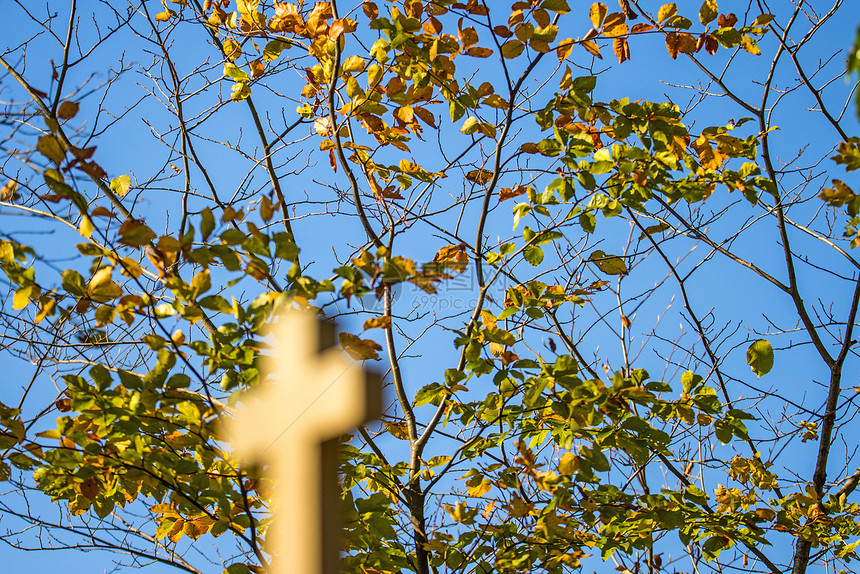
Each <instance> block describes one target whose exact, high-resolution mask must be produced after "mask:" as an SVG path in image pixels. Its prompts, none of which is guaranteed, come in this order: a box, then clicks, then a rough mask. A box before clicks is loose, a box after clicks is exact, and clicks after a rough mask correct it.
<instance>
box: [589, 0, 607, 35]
mask: <svg viewBox="0 0 860 574" xmlns="http://www.w3.org/2000/svg"><path fill="white" fill-rule="evenodd" d="M608 12H609V8H607V7H606V4H601V3H600V2H595V3H594V4H592V5H591V8H590V9H589V10H588V16H589V18H591V25H592V26H594V27H595V28H597V29H598V30H600V25H601V24H603V19H604V18H606V14H607V13H608Z"/></svg>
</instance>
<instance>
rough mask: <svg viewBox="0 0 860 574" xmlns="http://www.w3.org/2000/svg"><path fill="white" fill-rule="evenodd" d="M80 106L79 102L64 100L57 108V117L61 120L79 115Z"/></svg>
mask: <svg viewBox="0 0 860 574" xmlns="http://www.w3.org/2000/svg"><path fill="white" fill-rule="evenodd" d="M79 107H80V106H79V105H78V104H77V102H63V103H62V104H60V107H59V108H57V117H58V118H60V119H61V120H70V119H72V118H73V117H75V116H76V115H77V113H78V108H79Z"/></svg>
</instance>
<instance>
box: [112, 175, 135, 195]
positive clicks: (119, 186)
mask: <svg viewBox="0 0 860 574" xmlns="http://www.w3.org/2000/svg"><path fill="white" fill-rule="evenodd" d="M130 188H131V177H129V176H127V175H120V176H119V177H115V178H113V179H112V180H111V182H110V190H111V191H112V192H114V193H115V194H117V195H118V196H120V197H122V196H124V195H125V194H126V193H128V190H129V189H130Z"/></svg>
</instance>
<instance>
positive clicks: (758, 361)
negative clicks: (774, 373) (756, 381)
mask: <svg viewBox="0 0 860 574" xmlns="http://www.w3.org/2000/svg"><path fill="white" fill-rule="evenodd" d="M747 364H748V365H749V366H750V367H752V370H753V372H754V373H755V374H756V375H757V376H759V377H761V376H763V375H766V374H768V373H769V372H770V370H771V369H772V368H773V347H771V345H770V343H769V342H768V341H766V340H764V339H759V340H758V341H756V342H755V343H753V344H752V345H750V346H749V348H748V349H747Z"/></svg>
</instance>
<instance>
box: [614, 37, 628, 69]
mask: <svg viewBox="0 0 860 574" xmlns="http://www.w3.org/2000/svg"><path fill="white" fill-rule="evenodd" d="M612 49H613V51H614V52H615V56H616V57H617V58H618V63H619V64H623V63H624V62H625V61H626V60H629V59H630V44H629V43H628V42H627V39H626V38H615V39H614V40H613V41H612Z"/></svg>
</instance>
